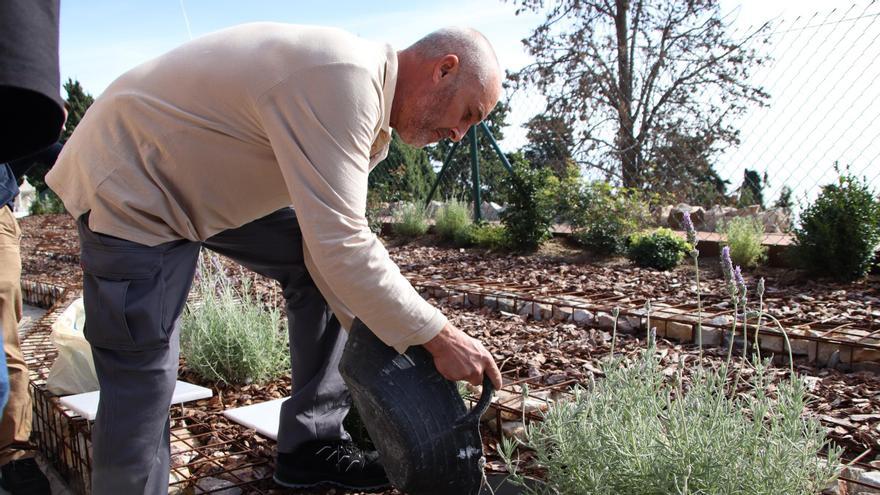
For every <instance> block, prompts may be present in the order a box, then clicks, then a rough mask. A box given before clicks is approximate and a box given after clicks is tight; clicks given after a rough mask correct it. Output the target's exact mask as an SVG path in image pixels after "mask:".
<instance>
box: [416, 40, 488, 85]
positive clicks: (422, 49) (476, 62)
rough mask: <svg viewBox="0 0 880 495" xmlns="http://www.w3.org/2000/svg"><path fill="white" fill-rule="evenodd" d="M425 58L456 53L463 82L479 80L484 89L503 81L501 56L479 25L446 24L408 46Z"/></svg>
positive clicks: (435, 57)
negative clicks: (474, 26)
mask: <svg viewBox="0 0 880 495" xmlns="http://www.w3.org/2000/svg"><path fill="white" fill-rule="evenodd" d="M404 51H407V52H411V53H412V54H413V55H415V56H416V57H418V58H421V59H423V60H436V59H439V58H441V57H443V56H445V55H450V54H452V55H456V56H457V57H458V59H459V63H460V64H461V75H462V76H463V78H462V79H463V80H462V82H466V83H476V84H478V85H479V86H480V87H482V88H484V89H489V88H490V85H498V86H500V84H501V77H500V76H501V68H500V66H499V65H498V57H497V56H496V55H495V50H494V49H493V48H492V44H491V43H489V40H488V39H486V37H485V36H483V34H482V33H480V32H479V31H477V30H476V29H471V28H463V27H445V28H443V29H438V30H437V31H434V32H433V33H431V34H429V35H427V36H425V37H424V38H422V39H420V40H418V41H416V42H415V43H413V44H412V45H410V46H409V47H408V48H407V49H406V50H404Z"/></svg>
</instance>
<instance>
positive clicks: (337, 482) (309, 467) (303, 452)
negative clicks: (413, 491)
mask: <svg viewBox="0 0 880 495" xmlns="http://www.w3.org/2000/svg"><path fill="white" fill-rule="evenodd" d="M273 479H274V480H275V483H278V484H279V485H282V486H285V487H287V488H310V487H314V486H319V485H327V486H336V487H340V488H346V489H352V490H379V489H382V488H388V487H389V486H391V484H390V483H389V482H388V477H387V476H386V475H385V470H384V469H383V468H382V464H381V463H380V462H379V454H378V453H377V452H376V451H370V452H363V451H361V449H359V448H358V447H357V446H356V445H355V444H354V443H352V442H350V441H335V442H325V441H313V442H309V443H307V444H305V445H303V446H302V447H300V448H299V449H298V450H297V451H296V452H293V453H291V454H285V453H283V452H279V453H278V462H277V463H276V465H275V476H274V477H273Z"/></svg>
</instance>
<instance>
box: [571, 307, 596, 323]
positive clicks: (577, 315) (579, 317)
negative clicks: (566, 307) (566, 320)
mask: <svg viewBox="0 0 880 495" xmlns="http://www.w3.org/2000/svg"><path fill="white" fill-rule="evenodd" d="M571 319H572V320H574V322H575V323H579V324H589V323H592V322H593V320H594V319H595V315H593V313H591V312H589V311H587V310H585V309H575V310H574V312H573V313H572V315H571Z"/></svg>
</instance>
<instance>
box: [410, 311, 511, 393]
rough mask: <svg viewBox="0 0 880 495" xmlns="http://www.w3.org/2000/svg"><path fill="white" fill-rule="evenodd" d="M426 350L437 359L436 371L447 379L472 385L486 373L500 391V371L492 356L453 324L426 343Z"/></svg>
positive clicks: (478, 342)
mask: <svg viewBox="0 0 880 495" xmlns="http://www.w3.org/2000/svg"><path fill="white" fill-rule="evenodd" d="M425 349H427V350H428V352H430V353H431V355H432V356H434V365H435V366H437V371H439V372H440V374H441V375H443V377H444V378H446V379H447V380H451V381H458V380H466V381H468V382H469V383H470V384H471V385H479V384H481V383H483V375H484V374H486V375H488V376H489V379H490V380H492V384H493V385H495V389H500V388H501V371H499V370H498V365H496V364H495V359H493V358H492V354H490V353H489V351H487V350H486V348H485V347H483V344H481V343H480V341H479V340H477V339H475V338H472V337H470V336H468V335H467V334H465V333H464V332H462V331H461V330H459V329H457V328H455V326H454V325H453V324H452V323H447V324H446V326H445V327H443V330H441V331H440V333H438V334H437V335H436V336H435V337H434V338H433V339H431V340H429V341H428V342H426V343H425Z"/></svg>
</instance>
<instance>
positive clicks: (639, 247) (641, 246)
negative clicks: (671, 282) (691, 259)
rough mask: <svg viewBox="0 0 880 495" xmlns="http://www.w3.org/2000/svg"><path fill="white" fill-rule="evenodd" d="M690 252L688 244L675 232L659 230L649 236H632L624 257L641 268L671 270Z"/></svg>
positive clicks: (642, 234) (664, 229)
mask: <svg viewBox="0 0 880 495" xmlns="http://www.w3.org/2000/svg"><path fill="white" fill-rule="evenodd" d="M690 250H691V246H690V244H688V243H687V241H685V240H684V239H682V238H681V237H679V236H678V235H676V234H675V232H673V231H671V230H669V229H666V228H660V229H657V230H655V231H653V232H651V233H650V234H646V233H641V234H633V235H632V236H631V237H630V240H629V248H628V249H627V253H626V256H627V257H628V258H629V259H630V260H631V261H632V262H633V263H635V264H636V265H638V266H640V267H642V268H656V269H657V270H671V269H673V268H675V267H676V266H678V264H679V263H681V260H682V259H684V255H685V254H687V253H689V252H690Z"/></svg>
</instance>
